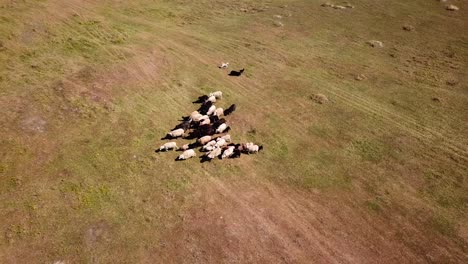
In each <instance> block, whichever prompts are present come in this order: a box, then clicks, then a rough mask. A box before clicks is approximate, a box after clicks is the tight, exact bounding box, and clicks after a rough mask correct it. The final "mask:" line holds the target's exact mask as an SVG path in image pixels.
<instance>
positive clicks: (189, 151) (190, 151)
mask: <svg viewBox="0 0 468 264" xmlns="http://www.w3.org/2000/svg"><path fill="white" fill-rule="evenodd" d="M195 156H197V154H196V153H195V150H193V149H187V150H186V151H184V152H183V153H182V154H180V155H179V157H177V159H176V160H186V159H190V158H193V157H195Z"/></svg>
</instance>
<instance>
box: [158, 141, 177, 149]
mask: <svg viewBox="0 0 468 264" xmlns="http://www.w3.org/2000/svg"><path fill="white" fill-rule="evenodd" d="M171 149H172V150H177V149H178V148H177V143H176V142H167V143H165V144H164V145H162V146H161V147H159V151H168V150H171Z"/></svg>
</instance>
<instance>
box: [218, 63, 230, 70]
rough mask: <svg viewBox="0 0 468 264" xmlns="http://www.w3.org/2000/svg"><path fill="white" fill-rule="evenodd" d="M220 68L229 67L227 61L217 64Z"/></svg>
mask: <svg viewBox="0 0 468 264" xmlns="http://www.w3.org/2000/svg"><path fill="white" fill-rule="evenodd" d="M218 67H219V68H220V69H226V68H227V67H229V62H222V63H221V65H219V66H218Z"/></svg>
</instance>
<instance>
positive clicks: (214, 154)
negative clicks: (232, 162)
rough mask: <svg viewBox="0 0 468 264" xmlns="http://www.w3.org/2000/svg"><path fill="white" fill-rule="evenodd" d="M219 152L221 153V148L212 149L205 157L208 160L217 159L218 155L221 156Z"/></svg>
mask: <svg viewBox="0 0 468 264" xmlns="http://www.w3.org/2000/svg"><path fill="white" fill-rule="evenodd" d="M221 152H222V149H221V148H214V149H213V150H212V151H210V153H208V155H207V157H208V158H209V159H214V158H216V157H218V156H219V155H221Z"/></svg>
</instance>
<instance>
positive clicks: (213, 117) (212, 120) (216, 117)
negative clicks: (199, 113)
mask: <svg viewBox="0 0 468 264" xmlns="http://www.w3.org/2000/svg"><path fill="white" fill-rule="evenodd" d="M218 120H219V117H218V116H215V115H212V116H210V121H211V123H214V122H216V121H218Z"/></svg>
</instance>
